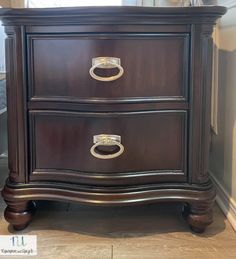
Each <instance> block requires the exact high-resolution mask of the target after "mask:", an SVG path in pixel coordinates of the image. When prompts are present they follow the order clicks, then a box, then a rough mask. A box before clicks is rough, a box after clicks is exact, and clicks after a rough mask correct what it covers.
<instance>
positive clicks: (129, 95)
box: [28, 33, 189, 102]
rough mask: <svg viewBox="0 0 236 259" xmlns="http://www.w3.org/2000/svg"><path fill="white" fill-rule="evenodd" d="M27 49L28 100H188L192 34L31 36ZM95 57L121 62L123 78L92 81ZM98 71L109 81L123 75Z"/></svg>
mask: <svg viewBox="0 0 236 259" xmlns="http://www.w3.org/2000/svg"><path fill="white" fill-rule="evenodd" d="M28 45H29V62H28V64H29V73H28V75H29V85H30V89H29V90H30V92H29V95H30V96H29V99H31V98H33V100H38V99H40V100H47V99H49V100H54V101H55V100H57V101H68V100H71V99H72V100H73V101H78V102H92V101H93V100H94V99H95V100H96V101H97V102H98V101H100V102H102V101H104V99H109V101H110V102H111V101H112V100H113V99H115V101H116V102H118V101H120V102H124V101H126V102H129V99H131V101H136V102H137V101H142V100H143V101H145V98H146V99H147V97H149V99H152V100H153V101H156V100H157V101H166V100H176V101H183V100H186V99H187V80H188V60H189V59H188V55H189V36H188V34H166V33H165V34H164V33H163V34H149V33H146V34H145V33H143V34H131V33H129V34H117V33H116V34H102V33H100V34H97V35H96V34H95V35H94V34H80V35H68V34H64V35H63V34H60V35H59V36H58V35H43V34H37V35H29V36H28ZM144 49H145V53H143V50H144ZM48 53H50V55H48ZM58 53H60V55H58ZM96 57H117V58H120V60H121V65H122V67H123V68H124V74H123V76H122V77H121V78H119V79H118V80H115V81H112V82H101V81H97V80H95V79H93V78H92V77H91V76H90V74H89V69H90V68H91V66H92V59H93V58H96ZM42 64H43V65H42ZM169 71H172V73H171V74H170V73H169ZM95 72H96V74H98V75H99V76H105V77H107V76H111V75H114V74H117V72H118V71H117V69H115V68H114V69H96V70H95ZM117 99H118V100H117ZM137 99H138V100H137Z"/></svg>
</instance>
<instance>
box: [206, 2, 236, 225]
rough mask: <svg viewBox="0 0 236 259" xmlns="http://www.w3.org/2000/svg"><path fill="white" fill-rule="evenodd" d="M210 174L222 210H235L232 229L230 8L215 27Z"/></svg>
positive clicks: (234, 84)
mask: <svg viewBox="0 0 236 259" xmlns="http://www.w3.org/2000/svg"><path fill="white" fill-rule="evenodd" d="M235 2H236V1H235ZM210 171H211V172H212V174H213V177H214V178H215V179H216V181H217V182H218V183H219V184H220V185H221V187H220V189H221V191H223V192H222V193H223V194H225V195H226V196H225V197H227V199H226V200H225V201H224V202H223V204H222V205H223V206H224V205H225V210H227V208H228V210H230V206H231V207H232V206H233V209H234V210H235V211H234V213H235V215H234V217H235V219H234V224H235V227H236V6H233V5H232V6H231V8H230V9H229V10H228V12H227V14H226V15H225V16H224V17H223V18H222V19H221V22H220V27H219V81H218V134H217V135H213V136H212V143H211V154H210ZM227 200H228V201H227ZM227 202H228V203H229V204H226V203H227Z"/></svg>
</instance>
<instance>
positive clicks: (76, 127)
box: [30, 111, 187, 185]
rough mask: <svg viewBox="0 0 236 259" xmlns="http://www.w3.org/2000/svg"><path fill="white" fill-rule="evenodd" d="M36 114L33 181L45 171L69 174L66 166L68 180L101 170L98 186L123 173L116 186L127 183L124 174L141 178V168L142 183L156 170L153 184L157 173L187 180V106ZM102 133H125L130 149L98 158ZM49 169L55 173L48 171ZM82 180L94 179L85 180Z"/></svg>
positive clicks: (53, 177) (33, 116)
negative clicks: (96, 148)
mask: <svg viewBox="0 0 236 259" xmlns="http://www.w3.org/2000/svg"><path fill="white" fill-rule="evenodd" d="M30 118H31V125H30V131H31V140H30V143H31V145H32V146H31V157H32V161H31V163H32V168H31V172H32V177H31V176H30V179H31V180H38V179H42V176H41V177H40V174H41V173H42V174H43V179H44V180H57V175H61V174H63V175H64V174H65V172H64V171H63V170H66V171H67V172H68V178H67V179H68V180H67V181H68V182H74V181H75V177H73V176H74V175H75V174H76V172H81V175H82V174H83V173H84V174H88V173H91V174H92V173H97V174H96V176H97V177H98V175H99V174H101V176H102V179H98V178H97V177H93V178H94V184H96V185H103V184H105V183H106V182H107V181H108V180H110V179H109V178H110V175H111V176H113V175H117V176H118V173H119V175H120V178H121V179H120V180H119V181H117V182H116V181H115V180H113V182H112V181H110V182H112V185H117V184H121V183H122V182H121V180H122V175H123V180H124V182H125V183H126V184H128V183H129V184H134V183H135V182H137V181H138V182H139V181H140V180H138V179H136V180H135V178H139V174H138V173H139V172H140V174H142V175H143V177H142V182H146V181H148V179H147V180H145V173H147V178H149V173H150V172H151V174H152V179H151V180H152V183H154V182H155V175H156V176H157V177H158V178H159V180H160V179H161V180H162V181H166V180H167V179H168V180H170V181H176V180H177V181H178V178H179V181H180V180H181V181H184V180H185V181H186V180H187V178H186V162H187V160H186V148H187V114H186V112H184V111H168V112H167V111H164V112H162V111H153V112H150V111H149V112H127V113H112V114H106V113H72V112H70V113H68V112H67V113H66V112H43V111H32V112H30ZM147 125H148V127H147ZM99 134H113V135H119V136H121V143H122V144H123V145H124V148H125V151H124V153H123V154H122V155H121V156H119V157H117V158H116V159H109V160H103V159H98V158H95V157H93V156H92V155H91V153H90V148H91V147H92V145H93V136H94V135H99ZM45 147H46V148H45ZM108 153H109V152H108ZM110 153H113V152H112V150H111V152H110ZM146 154H149V155H148V156H146ZM52 157H53V159H52ZM47 170H48V171H50V172H51V173H50V175H48V176H47V174H46V171H47ZM43 172H44V173H43ZM53 172H55V174H54V175H53ZM130 172H133V173H134V172H137V176H136V177H134V175H132V177H131V179H129V175H130ZM70 175H71V176H72V177H69V176H70ZM160 175H161V177H160ZM165 175H166V177H165ZM91 178H92V176H91ZM127 178H128V179H129V181H128V179H127ZM63 181H65V179H64V178H63ZM149 181H150V179H149ZM79 182H81V180H80V181H79ZM82 182H83V183H87V184H89V181H88V180H87V182H86V180H85V179H84V180H83V181H82Z"/></svg>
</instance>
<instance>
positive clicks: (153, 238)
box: [0, 200, 236, 259]
mask: <svg viewBox="0 0 236 259" xmlns="http://www.w3.org/2000/svg"><path fill="white" fill-rule="evenodd" d="M170 205H171V206H170ZM4 207H5V205H4V203H3V201H2V200H1V202H0V216H1V221H0V233H1V234H2V235H7V234H12V233H15V232H14V231H13V230H12V228H9V227H8V224H7V222H6V221H5V220H4V219H3V208H4ZM180 209H181V207H180V205H178V204H152V205H146V206H141V209H140V207H139V208H138V207H125V208H119V207H115V208H107V207H106V208H101V207H89V206H81V205H78V204H68V203H59V202H39V203H38V211H37V214H36V215H35V218H34V220H33V222H32V223H31V224H30V226H29V227H28V228H27V229H26V230H24V231H22V232H18V233H22V234H35V235H37V236H38V256H37V258H40V259H41V258H42V259H46V258H50V259H51V258H57V259H62V258H63V259H64V258H71V259H73V258H76V259H80V258H83V259H95V258H96V259H106V258H110V259H111V258H113V259H164V258H165V259H172V258H173V259H178V258H181V259H183V258H188V259H191V258H194V259H195V258H196V259H205V258H206V259H211V258H214V259H215V258H217V259H228V258H236V246H235V244H236V235H235V232H234V231H233V229H232V228H231V226H230V225H229V223H228V221H226V219H225V217H224V216H223V214H222V212H221V211H220V209H219V208H218V207H217V206H215V208H214V210H215V220H214V223H213V224H212V225H211V226H209V227H208V229H207V230H206V232H205V233H204V234H201V235H196V234H193V233H191V232H190V231H189V229H188V226H187V224H186V223H185V221H184V220H183V219H182V218H181V216H180V213H181V212H180V211H181V210H180ZM8 258H11V257H8ZM17 258H20V257H17Z"/></svg>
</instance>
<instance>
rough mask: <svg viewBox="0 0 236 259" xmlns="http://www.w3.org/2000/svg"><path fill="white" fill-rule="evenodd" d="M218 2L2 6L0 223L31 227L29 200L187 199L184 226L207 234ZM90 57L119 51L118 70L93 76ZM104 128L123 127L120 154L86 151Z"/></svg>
mask: <svg viewBox="0 0 236 259" xmlns="http://www.w3.org/2000/svg"><path fill="white" fill-rule="evenodd" d="M225 11H226V9H225V8H224V7H219V6H218V7H216V6H215V7H212V6H211V7H194V8H189V7H185V8H144V7H143V8H135V7H101V8H99V7H90V8H89V7H85V8H61V9H60V8H58V9H50V8H49V9H30V10H27V9H22V10H18V9H16V10H10V9H0V17H1V19H2V20H3V23H4V25H5V26H6V28H5V30H6V33H7V35H8V38H7V41H6V47H7V94H8V133H9V151H8V152H9V169H10V173H9V179H8V180H7V182H6V184H5V187H4V189H3V191H2V195H3V198H4V199H5V201H6V203H7V204H8V207H7V209H6V211H5V218H6V220H8V222H10V224H12V225H13V226H14V227H15V228H16V229H18V230H20V229H23V228H24V227H26V225H27V224H28V223H29V221H30V220H31V218H32V208H33V207H32V206H29V204H33V203H32V202H31V201H32V200H47V199H48V200H62V201H63V200H68V201H76V202H81V203H87V204H97V205H99V204H103V205H122V206H123V205H131V204H137V203H149V202H165V201H176V202H185V203H186V204H187V205H186V206H185V207H184V213H183V215H184V217H185V218H186V220H187V222H188V223H189V224H190V226H191V228H192V229H193V230H194V231H196V232H202V231H204V230H205V228H206V226H207V225H209V224H210V223H211V222H212V209H211V208H212V204H213V202H214V199H215V191H214V188H213V186H212V183H211V181H210V180H209V179H208V172H207V167H208V149H209V140H210V138H209V132H210V99H211V98H210V94H211V55H212V38H211V34H212V29H213V25H214V24H215V23H216V20H217V19H218V18H219V17H220V16H222V15H223V14H224V13H225ZM96 56H118V57H119V58H121V63H122V66H124V68H125V73H124V75H123V76H122V78H120V79H118V80H117V81H114V82H112V83H100V82H96V81H95V80H94V79H91V78H90V76H89V74H88V70H89V68H90V66H91V59H92V58H93V57H96ZM97 72H98V73H104V72H103V71H97ZM114 72H115V71H112V73H114ZM101 133H106V134H108V133H109V134H119V135H121V139H122V143H123V144H124V146H125V152H124V153H123V154H122V155H121V156H120V157H118V158H116V159H114V160H106V161H100V160H99V159H96V158H93V157H92V156H91V155H90V153H89V149H90V147H91V145H92V144H93V143H92V137H93V135H95V134H101ZM115 148H116V147H114V146H113V147H110V148H109V149H107V148H104V147H100V152H103V153H104V152H106V153H107V152H114V151H115Z"/></svg>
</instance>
